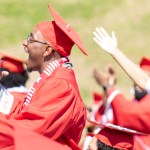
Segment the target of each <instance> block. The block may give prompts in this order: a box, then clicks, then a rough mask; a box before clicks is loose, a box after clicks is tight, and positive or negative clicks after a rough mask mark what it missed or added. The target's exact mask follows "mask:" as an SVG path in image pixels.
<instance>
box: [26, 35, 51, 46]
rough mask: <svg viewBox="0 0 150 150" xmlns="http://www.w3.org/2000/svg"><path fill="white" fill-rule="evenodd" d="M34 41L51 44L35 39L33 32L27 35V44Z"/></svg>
mask: <svg viewBox="0 0 150 150" xmlns="http://www.w3.org/2000/svg"><path fill="white" fill-rule="evenodd" d="M33 42H37V43H41V44H46V45H49V44H48V43H46V42H41V41H38V40H35V39H34V38H33V34H32V33H31V34H30V35H29V36H28V37H27V45H29V44H31V43H33Z"/></svg>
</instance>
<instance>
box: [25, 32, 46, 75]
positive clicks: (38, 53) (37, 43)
mask: <svg viewBox="0 0 150 150" xmlns="http://www.w3.org/2000/svg"><path fill="white" fill-rule="evenodd" d="M23 46H24V49H25V52H26V53H27V54H28V57H27V59H26V61H25V64H26V65H27V70H28V71H29V72H32V71H39V72H40V71H41V69H42V66H43V63H44V57H43V54H44V51H45V49H46V48H47V47H48V44H47V43H46V41H45V39H44V37H43V36H42V34H41V33H40V32H39V31H38V30H37V29H34V30H33V31H32V32H31V33H30V35H29V36H28V38H27V40H26V41H25V42H24V43H23Z"/></svg>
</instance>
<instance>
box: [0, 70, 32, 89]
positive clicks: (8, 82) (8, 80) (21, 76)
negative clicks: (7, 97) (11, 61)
mask: <svg viewBox="0 0 150 150" xmlns="http://www.w3.org/2000/svg"><path fill="white" fill-rule="evenodd" d="M0 71H8V72H9V75H7V76H5V77H3V78H2V79H1V80H0V83H1V84H2V85H3V86H4V87H5V88H12V87H19V86H21V85H23V86H25V84H26V82H27V80H28V79H29V76H28V72H27V71H24V72H22V73H14V72H10V71H9V70H8V69H6V68H0Z"/></svg>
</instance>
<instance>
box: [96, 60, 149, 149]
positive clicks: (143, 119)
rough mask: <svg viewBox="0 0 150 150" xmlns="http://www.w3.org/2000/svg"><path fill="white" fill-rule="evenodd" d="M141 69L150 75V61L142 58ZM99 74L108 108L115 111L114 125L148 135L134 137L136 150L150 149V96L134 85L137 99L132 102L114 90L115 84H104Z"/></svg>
mask: <svg viewBox="0 0 150 150" xmlns="http://www.w3.org/2000/svg"><path fill="white" fill-rule="evenodd" d="M140 67H141V68H142V69H143V70H144V71H145V72H146V73H147V74H148V75H149V74H150V59H149V58H146V57H144V58H142V60H141V62H140ZM97 74H99V77H100V78H98V80H99V83H100V84H101V85H103V87H104V88H105V93H106V96H107V105H106V107H107V108H109V107H112V109H113V123H114V124H116V125H120V126H124V127H127V128H131V129H134V130H137V131H140V132H143V133H147V134H148V136H137V135H136V136H134V141H135V144H134V149H135V150H145V149H148V148H150V123H149V117H150V109H149V106H150V95H149V94H147V92H146V91H144V90H142V89H140V88H139V87H138V86H137V85H136V84H134V91H135V92H134V93H135V98H134V99H133V100H132V101H131V100H128V99H127V98H126V97H125V96H124V95H123V94H121V93H120V91H119V90H116V89H115V88H114V85H113V84H112V85H111V84H110V83H109V82H105V83H104V78H103V77H104V76H102V75H101V72H99V73H98V72H97ZM97 77H98V76H97ZM105 77H106V75H105ZM110 78H111V79H112V77H111V75H110V77H108V80H107V81H109V80H110ZM102 81H103V82H102ZM105 81H106V80H105ZM113 83H114V82H113ZM106 85H107V86H106Z"/></svg>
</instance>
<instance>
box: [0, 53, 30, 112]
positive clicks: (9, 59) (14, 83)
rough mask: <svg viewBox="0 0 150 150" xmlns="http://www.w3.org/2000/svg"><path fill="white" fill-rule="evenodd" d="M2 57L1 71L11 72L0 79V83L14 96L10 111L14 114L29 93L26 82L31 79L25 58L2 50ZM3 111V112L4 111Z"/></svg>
mask: <svg viewBox="0 0 150 150" xmlns="http://www.w3.org/2000/svg"><path fill="white" fill-rule="evenodd" d="M0 57H1V60H0V71H8V72H9V75H7V76H5V77H3V78H2V79H1V80H0V84H1V85H2V86H3V87H4V88H6V89H7V91H8V92H9V93H11V94H12V95H13V97H14V103H13V106H12V108H11V110H10V112H9V115H10V114H11V115H14V114H13V112H14V111H15V109H16V108H17V105H18V104H19V103H21V100H23V97H24V98H25V97H26V96H27V93H28V89H27V87H26V83H27V81H28V79H29V77H28V72H27V70H26V68H25V67H24V61H23V60H21V59H18V58H16V57H13V56H10V55H8V54H5V53H2V52H0ZM0 111H1V110H0ZM1 113H2V114H3V112H1Z"/></svg>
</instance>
